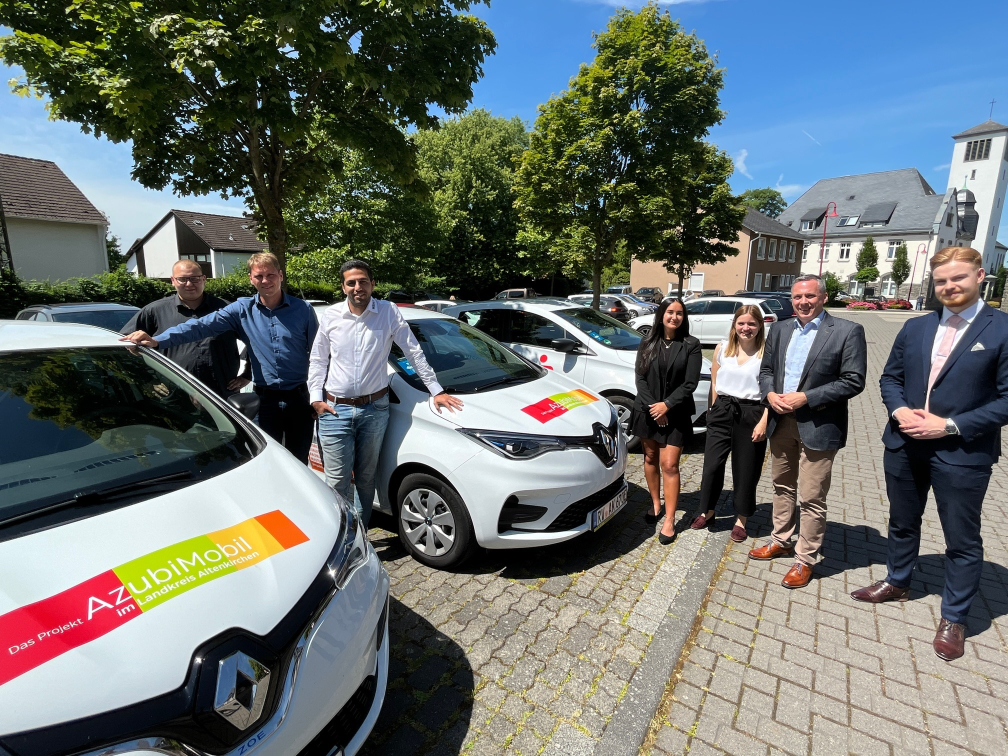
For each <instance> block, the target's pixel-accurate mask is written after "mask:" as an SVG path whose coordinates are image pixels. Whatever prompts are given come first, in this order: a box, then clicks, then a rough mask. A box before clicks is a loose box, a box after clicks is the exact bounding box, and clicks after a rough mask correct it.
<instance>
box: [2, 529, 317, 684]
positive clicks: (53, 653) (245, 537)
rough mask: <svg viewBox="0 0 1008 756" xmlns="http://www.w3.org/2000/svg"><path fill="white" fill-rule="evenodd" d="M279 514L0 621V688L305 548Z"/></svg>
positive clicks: (175, 547) (145, 560) (158, 555)
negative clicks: (211, 585) (196, 592)
mask: <svg viewBox="0 0 1008 756" xmlns="http://www.w3.org/2000/svg"><path fill="white" fill-rule="evenodd" d="M307 540H308V536H306V535H305V534H304V533H302V532H301V530H300V529H298V527H297V525H295V524H294V523H293V522H291V521H290V519H289V518H288V517H287V516H286V515H285V514H284V513H283V512H281V511H279V510H276V511H273V512H267V513H266V514H263V515H259V516H258V517H253V518H251V519H249V520H245V521H244V522H240V523H238V524H237V525H233V526H231V527H230V528H224V529H223V530H217V531H214V532H213V533H207V534H206V535H201V536H196V537H195V538H189V539H186V540H185V541H179V542H178V543H175V544H172V545H171V546H166V547H165V548H163V549H158V550H157V551H152V552H151V553H150V554H146V555H144V556H142V557H139V558H137V559H134V560H132V561H130V562H126V563H125V564H121V565H119V566H118V567H113V568H112V569H111V570H108V571H107V572H103V573H102V574H101V575H96V576H95V577H93V578H91V579H90V580H85V581H84V582H83V583H80V584H78V585H75V586H74V587H73V588H69V589H67V590H65V591H63V592H62V593H57V594H56V595H55V596H50V597H49V598H45V599H42V600H41V601H36V602H35V603H34V604H29V605H28V606H22V607H20V608H19V609H15V610H13V611H11V612H8V613H7V614H4V615H2V616H0V685H3V684H4V683H6V682H8V681H10V680H13V679H14V678H15V677H18V676H19V675H23V674H24V673H25V672H28V671H30V670H32V669H34V668H35V667H37V666H39V665H40V664H45V663H46V662H47V661H50V660H51V659H54V658H56V657H57V656H60V655H61V654H65V653H66V652H67V651H72V650H73V649H75V648H77V647H78V646H82V645H84V644H85V643H89V642H90V641H93V640H94V639H95V638H100V637H101V636H103V635H105V634H106V633H109V632H111V631H112V630H115V629H116V628H117V627H119V626H121V625H123V624H125V623H127V622H129V621H130V620H131V619H133V618H134V617H139V616H140V615H141V614H142V613H144V612H148V611H150V610H151V609H154V608H155V607H157V606H158V605H160V604H163V603H164V602H165V601H168V600H170V599H172V598H174V597H176V596H178V595H180V594H182V593H185V592H186V591H191V590H192V589H193V588H198V587H199V586H201V585H205V584H206V583H208V582H210V581H211V580H216V579H217V578H220V577H224V576H225V575H230V574H232V573H234V572H237V571H238V570H244V569H245V568H247V567H251V566H253V565H255V564H258V563H259V562H262V561H264V560H266V559H269V558H270V557H271V556H273V555H274V554H279V553H280V552H281V551H286V550H287V549H290V548H293V547H294V546H297V545H299V544H302V543H305V542H306V541H307Z"/></svg>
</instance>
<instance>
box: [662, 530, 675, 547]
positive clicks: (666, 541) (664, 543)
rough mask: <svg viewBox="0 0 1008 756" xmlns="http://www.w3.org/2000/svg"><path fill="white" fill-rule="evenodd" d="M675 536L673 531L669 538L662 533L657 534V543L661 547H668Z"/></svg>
mask: <svg viewBox="0 0 1008 756" xmlns="http://www.w3.org/2000/svg"><path fill="white" fill-rule="evenodd" d="M676 535H678V534H677V533H676V532H675V531H673V532H672V535H670V536H667V535H665V534H664V533H659V534H658V543H660V544H661V545H662V546H668V545H669V544H670V543H672V541H674V540H675V539H676Z"/></svg>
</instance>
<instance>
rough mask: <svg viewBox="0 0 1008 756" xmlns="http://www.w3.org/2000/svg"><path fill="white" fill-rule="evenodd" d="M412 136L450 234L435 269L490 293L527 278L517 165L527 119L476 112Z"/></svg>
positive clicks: (455, 285) (458, 285)
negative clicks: (516, 191) (517, 206)
mask: <svg viewBox="0 0 1008 756" xmlns="http://www.w3.org/2000/svg"><path fill="white" fill-rule="evenodd" d="M413 140H414V142H415V144H416V147H417V162H418V164H419V166H420V171H419V175H420V178H421V180H422V181H423V183H424V184H425V185H426V187H428V188H429V190H430V204H431V207H432V208H433V211H434V213H435V215H436V218H437V225H438V228H439V230H440V233H441V235H442V236H443V238H444V244H443V246H441V248H440V249H439V250H438V253H437V259H436V263H435V269H436V270H437V271H438V272H439V273H441V274H443V275H444V277H445V283H446V285H447V287H448V288H449V289H451V290H453V291H458V290H465V291H466V292H469V293H472V294H473V295H475V296H486V295H488V294H493V293H495V292H496V291H499V290H500V288H502V287H504V286H508V285H511V284H513V283H517V282H518V280H519V279H520V278H522V277H524V276H527V275H528V274H529V272H530V271H529V267H530V265H529V263H527V262H526V255H522V254H520V251H522V250H521V247H520V245H519V243H518V230H519V226H520V220H519V217H518V211H517V210H516V209H515V207H514V197H513V194H512V192H513V187H514V172H515V166H516V165H517V163H518V161H519V160H520V158H521V155H522V152H524V150H525V149H526V148H527V147H528V130H527V129H526V127H525V124H524V122H523V121H522V120H521V119H520V118H518V117H515V118H512V119H510V120H509V119H506V118H499V117H494V116H492V115H491V114H490V113H489V112H487V111H486V110H474V111H472V112H469V113H466V114H465V115H463V116H461V117H460V118H457V119H449V120H447V121H445V122H444V123H442V125H441V127H440V128H438V129H432V130H427V131H420V132H417V134H415V135H414V137H413Z"/></svg>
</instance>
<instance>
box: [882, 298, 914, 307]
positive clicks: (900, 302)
mask: <svg viewBox="0 0 1008 756" xmlns="http://www.w3.org/2000/svg"><path fill="white" fill-rule="evenodd" d="M886 309H887V310H912V309H913V305H912V304H910V302H908V301H907V300H905V299H890V300H889V301H888V302H886Z"/></svg>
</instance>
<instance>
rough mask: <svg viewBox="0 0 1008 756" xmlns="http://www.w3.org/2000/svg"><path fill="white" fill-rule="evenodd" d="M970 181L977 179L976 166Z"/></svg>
mask: <svg viewBox="0 0 1008 756" xmlns="http://www.w3.org/2000/svg"><path fill="white" fill-rule="evenodd" d="M970 181H976V168H974V169H973V173H971V174H970Z"/></svg>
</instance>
